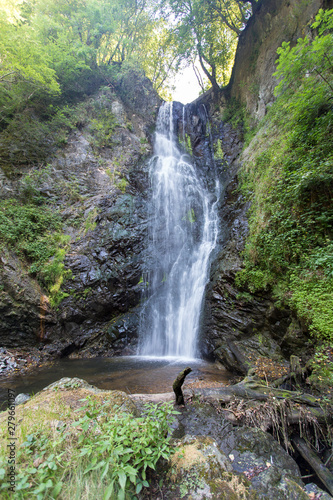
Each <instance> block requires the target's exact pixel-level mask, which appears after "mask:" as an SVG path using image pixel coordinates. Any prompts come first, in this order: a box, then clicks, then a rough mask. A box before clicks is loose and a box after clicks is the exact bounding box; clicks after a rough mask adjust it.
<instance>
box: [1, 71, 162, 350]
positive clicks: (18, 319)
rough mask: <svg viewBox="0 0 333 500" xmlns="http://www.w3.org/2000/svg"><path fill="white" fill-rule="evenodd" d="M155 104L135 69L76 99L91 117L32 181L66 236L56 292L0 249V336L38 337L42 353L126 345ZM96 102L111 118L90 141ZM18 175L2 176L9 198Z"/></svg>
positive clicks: (136, 288)
mask: <svg viewBox="0 0 333 500" xmlns="http://www.w3.org/2000/svg"><path fill="white" fill-rule="evenodd" d="M159 105H160V99H159V98H158V96H157V95H156V93H155V92H154V91H153V89H152V87H151V84H150V82H149V81H148V80H147V79H145V78H143V77H142V76H140V75H138V74H136V73H134V72H132V73H131V74H129V75H127V77H126V78H123V79H122V80H121V81H120V82H119V83H118V85H117V87H116V88H103V89H101V90H100V91H99V92H98V93H97V94H96V95H95V96H92V97H90V98H89V99H88V101H87V102H86V103H84V106H86V108H87V110H88V112H90V110H92V115H91V119H90V120H88V122H86V123H85V125H84V126H83V127H82V126H81V125H80V123H78V125H77V128H76V130H74V131H73V132H72V133H71V135H70V137H69V139H68V142H67V144H66V146H65V147H64V148H63V149H62V150H60V151H59V152H58V153H57V154H56V155H55V156H54V157H53V158H51V159H50V162H49V166H48V168H47V172H46V173H45V175H43V176H42V177H41V179H40V181H39V185H38V190H39V192H40V193H42V194H43V195H44V196H45V197H47V198H48V199H49V200H50V202H51V203H52V204H53V206H54V209H59V210H60V214H61V218H62V220H63V222H64V232H65V234H67V235H69V237H70V243H69V245H68V246H67V250H66V257H65V261H64V263H65V266H66V269H67V270H69V271H70V277H68V278H67V280H66V282H65V283H64V284H63V285H62V291H63V293H64V296H65V298H64V300H62V301H61V302H60V304H59V305H58V307H57V308H51V307H50V305H49V303H48V300H47V294H46V292H45V290H43V289H42V288H41V286H40V285H38V283H37V281H36V279H34V278H33V277H32V276H31V275H29V273H28V272H27V268H26V266H25V265H24V263H23V262H22V261H21V260H20V259H19V258H18V257H17V256H16V255H15V253H14V252H13V251H8V250H6V251H5V252H4V253H3V254H2V256H1V260H2V264H3V266H2V268H1V270H0V277H1V285H2V286H1V292H0V294H1V297H0V313H1V314H0V317H1V322H0V339H1V344H2V345H4V346H12V347H13V346H15V347H17V346H21V347H24V346H28V345H30V346H31V345H41V346H43V345H44V351H46V352H47V353H49V354H51V355H68V354H70V353H71V352H73V351H76V350H79V349H81V350H82V349H83V347H85V348H86V351H85V354H86V355H89V353H90V352H91V353H92V352H93V353H94V354H98V353H101V352H102V351H103V353H106V352H109V354H113V353H115V352H119V351H123V350H124V348H125V347H126V349H129V344H130V342H129V337H130V334H131V332H132V330H131V325H132V323H133V318H135V316H136V312H135V307H136V306H137V305H138V303H139V301H140V296H141V286H142V285H140V277H141V273H142V251H143V248H144V241H145V237H146V207H145V206H146V193H147V188H148V175H147V168H146V160H147V157H149V155H150V154H151V151H152V148H151V133H152V130H153V127H154V124H155V114H156V110H157V109H158V107H159ZM96 109H98V110H106V111H107V113H108V114H109V116H112V119H113V124H114V126H113V131H112V134H111V135H110V138H109V139H108V141H104V140H103V141H102V143H98V141H97V140H98V136H97V132H98V127H97V125H96V123H97V122H96V118H95V115H94V110H96ZM94 120H95V121H94ZM96 130H97V132H96ZM20 183H21V180H9V179H7V178H6V177H5V176H4V175H3V177H2V186H1V192H0V195H1V196H2V197H8V196H10V197H15V195H16V193H17V192H18V191H19V190H20ZM129 311H130V312H129ZM125 313H126V315H125ZM124 315H125V316H124ZM40 342H42V344H40ZM92 345H94V347H92ZM111 346H112V347H111ZM109 347H110V349H109V351H108V348H109Z"/></svg>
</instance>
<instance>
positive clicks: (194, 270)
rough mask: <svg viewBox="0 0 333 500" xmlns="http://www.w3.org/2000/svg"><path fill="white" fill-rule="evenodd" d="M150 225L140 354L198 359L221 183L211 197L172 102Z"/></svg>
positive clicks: (161, 128) (161, 134) (158, 156)
mask: <svg viewBox="0 0 333 500" xmlns="http://www.w3.org/2000/svg"><path fill="white" fill-rule="evenodd" d="M150 179H151V187H152V200H151V205H150V206H151V212H150V218H149V220H150V222H149V242H148V245H149V248H148V254H149V256H150V257H149V259H150V260H149V262H148V266H149V268H150V270H149V271H148V272H147V275H146V276H145V281H146V283H145V284H146V287H147V294H148V298H147V300H146V302H145V306H144V308H143V313H142V317H141V325H140V337H139V338H140V345H139V354H141V355H146V356H173V357H185V358H195V357H197V355H198V352H197V344H198V334H199V326H200V315H201V311H202V304H203V297H204V291H205V286H206V283H207V280H208V273H209V263H210V256H211V253H212V251H213V249H214V248H215V246H216V242H217V233H218V216H217V200H218V190H219V186H218V183H217V184H216V192H215V193H210V192H209V191H208V188H207V186H206V184H205V181H204V179H203V178H201V177H200V176H199V175H198V173H197V171H196V168H195V166H194V165H193V164H192V163H191V159H190V157H189V155H184V154H182V153H181V151H180V149H179V147H178V145H177V143H176V137H175V135H174V128H173V116H172V103H165V104H163V105H162V107H161V108H160V111H159V115H158V120H157V128H156V137H155V145H154V157H153V158H152V160H151V162H150Z"/></svg>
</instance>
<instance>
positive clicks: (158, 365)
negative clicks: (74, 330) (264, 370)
mask: <svg viewBox="0 0 333 500" xmlns="http://www.w3.org/2000/svg"><path fill="white" fill-rule="evenodd" d="M187 366H190V367H191V368H192V372H191V373H190V374H189V375H188V376H187V378H186V381H188V382H190V381H194V380H198V379H199V380H204V381H205V382H208V383H209V382H220V383H222V384H223V383H227V382H228V381H229V380H230V377H231V375H230V373H229V372H228V371H227V370H221V369H219V368H217V367H216V365H215V364H213V363H208V362H206V361H203V360H200V359H182V358H149V357H141V356H124V357H117V358H92V359H67V358H64V359H60V360H58V361H55V362H54V363H52V364H51V365H47V366H43V367H40V368H36V369H35V370H33V371H31V372H30V373H28V374H24V375H12V376H9V377H6V378H3V379H0V402H1V403H3V402H5V401H7V393H8V389H12V390H15V391H16V394H20V393H21V392H24V393H28V394H34V393H36V392H38V391H40V390H41V389H43V388H44V387H46V386H47V385H49V384H51V383H52V382H55V381H56V380H59V379H61V378H62V377H78V378H82V379H84V380H86V381H87V382H88V383H89V384H92V385H95V386H96V387H98V388H100V389H112V390H121V391H125V392H127V393H128V394H135V393H143V394H149V393H162V392H171V391H172V383H173V381H174V380H175V378H176V376H177V375H178V373H179V372H180V371H182V370H184V368H186V367H187Z"/></svg>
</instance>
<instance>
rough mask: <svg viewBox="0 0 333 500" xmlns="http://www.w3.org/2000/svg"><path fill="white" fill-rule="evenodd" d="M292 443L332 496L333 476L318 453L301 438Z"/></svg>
mask: <svg viewBox="0 0 333 500" xmlns="http://www.w3.org/2000/svg"><path fill="white" fill-rule="evenodd" d="M291 441H292V444H293V445H294V447H295V448H296V450H297V451H298V452H299V453H300V455H302V457H303V458H304V460H305V461H306V462H307V463H308V464H309V465H310V467H311V468H312V469H313V470H314V472H315V473H316V474H317V476H318V477H319V479H320V480H321V482H322V483H323V484H324V485H325V487H326V488H327V489H328V491H329V492H330V494H331V495H333V474H332V473H331V472H330V470H329V469H328V468H327V467H326V466H325V465H324V464H323V463H322V461H321V460H320V459H319V458H318V456H317V455H316V453H315V452H314V451H312V450H311V448H309V447H308V446H307V444H306V443H305V441H304V440H303V439H302V438H300V437H299V436H294V437H293V438H292V440H291Z"/></svg>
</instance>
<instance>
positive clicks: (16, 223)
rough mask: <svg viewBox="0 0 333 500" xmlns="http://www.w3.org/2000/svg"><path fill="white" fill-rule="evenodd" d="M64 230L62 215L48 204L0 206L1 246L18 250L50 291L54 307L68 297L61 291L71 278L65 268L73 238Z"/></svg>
mask: <svg viewBox="0 0 333 500" xmlns="http://www.w3.org/2000/svg"><path fill="white" fill-rule="evenodd" d="M36 199H37V200H38V201H40V198H39V197H37V198H35V200H34V201H36ZM61 226H62V224H61V218H60V216H59V214H58V213H57V212H55V211H53V210H52V208H50V207H48V206H47V205H45V204H43V205H36V204H35V203H33V201H31V200H28V203H26V204H23V203H22V202H20V201H19V200H15V199H9V200H2V201H1V202H0V244H2V245H6V246H8V247H9V248H13V249H15V252H16V253H17V254H18V255H19V257H21V258H22V260H24V261H25V262H26V263H27V264H28V266H29V267H28V272H29V273H30V274H32V275H34V276H36V277H37V279H38V280H39V282H40V283H41V285H42V286H44V287H45V288H46V289H47V290H48V291H49V294H50V303H51V305H57V304H58V303H59V302H60V300H61V299H62V298H63V297H64V295H63V293H62V292H61V291H60V287H61V284H62V282H63V280H64V278H66V277H69V275H70V273H69V271H67V270H66V269H65V266H64V264H63V260H64V257H65V253H66V250H65V249H66V246H67V244H68V240H69V237H67V236H64V235H63V234H62V232H61Z"/></svg>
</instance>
